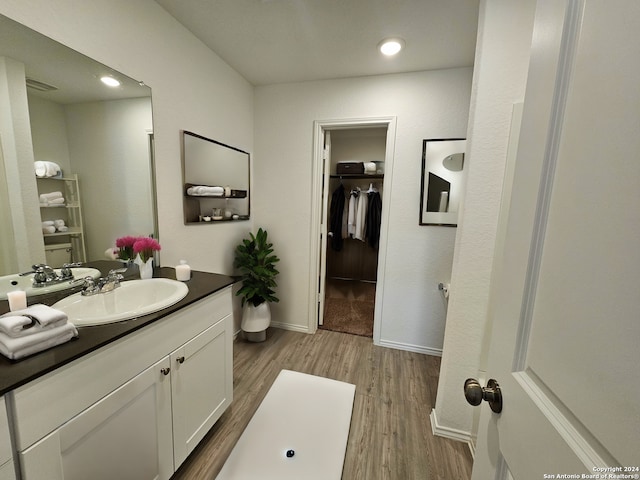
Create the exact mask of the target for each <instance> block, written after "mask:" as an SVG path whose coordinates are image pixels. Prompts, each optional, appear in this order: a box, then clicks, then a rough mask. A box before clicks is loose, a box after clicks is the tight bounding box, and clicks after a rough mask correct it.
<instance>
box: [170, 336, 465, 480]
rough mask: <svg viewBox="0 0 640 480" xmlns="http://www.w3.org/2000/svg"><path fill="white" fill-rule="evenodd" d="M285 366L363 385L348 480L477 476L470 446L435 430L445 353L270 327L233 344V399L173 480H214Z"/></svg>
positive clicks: (358, 387)
mask: <svg viewBox="0 0 640 480" xmlns="http://www.w3.org/2000/svg"><path fill="white" fill-rule="evenodd" d="M283 368H284V369H289V370H295V371H299V372H303V373H309V374H312V375H320V376H323V377H327V378H333V379H336V380H341V381H345V382H349V383H353V384H355V385H356V396H355V400H354V408H353V417H352V420H351V430H350V433H349V441H348V445H347V452H346V457H345V464H344V471H343V476H342V478H343V480H468V479H469V478H470V477H471V463H472V459H471V454H470V452H469V448H468V447H467V445H465V444H463V443H460V442H455V441H452V440H448V439H444V438H441V437H434V436H433V435H432V434H431V423H430V419H429V414H430V413H431V410H432V408H433V406H434V405H435V396H436V388H437V384H438V375H439V370H440V358H438V357H431V356H428V355H422V354H418V353H411V352H404V351H400V350H393V349H388V348H383V347H377V346H374V345H373V343H372V341H371V339H370V338H366V337H361V336H356V335H349V334H344V333H338V332H331V331H326V330H318V332H317V333H316V334H314V335H308V334H304V333H297V332H290V331H285V330H280V329H273V328H271V329H269V330H268V332H267V340H266V341H265V342H262V343H248V342H244V341H242V340H238V341H237V342H236V343H235V344H234V400H233V403H232V404H231V407H229V409H228V410H227V411H226V412H225V413H224V414H223V415H222V417H221V418H220V420H219V421H218V423H217V424H216V425H215V426H214V427H213V428H212V429H211V431H210V432H209V433H208V435H207V436H206V437H205V438H204V440H203V441H202V442H201V444H200V445H199V446H198V447H197V448H196V449H195V450H194V452H193V453H192V454H191V455H190V457H189V458H188V459H187V460H186V462H185V463H184V464H183V465H182V466H181V467H180V469H179V470H178V471H177V472H176V473H175V474H174V476H173V477H172V480H213V479H215V477H216V475H217V474H218V472H219V471H220V469H221V468H222V465H223V464H224V462H225V460H226V458H227V456H228V455H229V453H230V452H231V450H232V449H233V446H234V445H235V443H236V442H237V440H238V438H239V437H240V435H241V434H242V432H243V430H244V428H245V427H246V426H247V424H248V423H249V420H251V417H252V416H253V414H254V412H255V411H256V409H257V408H258V406H259V405H260V402H261V401H262V399H263V398H264V397H265V395H266V394H267V391H268V390H269V387H270V386H271V384H272V383H273V382H274V380H275V378H276V376H277V375H278V373H279V372H280V370H281V369H283ZM461 394H462V393H461ZM239 480H243V479H239ZM301 480H303V479H301Z"/></svg>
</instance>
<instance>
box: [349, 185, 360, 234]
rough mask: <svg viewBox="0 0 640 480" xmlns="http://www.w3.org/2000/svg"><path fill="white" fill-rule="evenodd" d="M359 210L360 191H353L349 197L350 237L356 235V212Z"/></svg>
mask: <svg viewBox="0 0 640 480" xmlns="http://www.w3.org/2000/svg"><path fill="white" fill-rule="evenodd" d="M357 210H358V191H357V190H351V194H350V195H349V217H348V221H347V234H348V235H349V236H350V237H353V235H354V234H355V233H356V212H357Z"/></svg>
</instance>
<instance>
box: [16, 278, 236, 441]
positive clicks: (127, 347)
mask: <svg viewBox="0 0 640 480" xmlns="http://www.w3.org/2000/svg"><path fill="white" fill-rule="evenodd" d="M231 311H232V298H231V287H227V288H225V289H224V290H221V291H219V292H217V293H215V294H213V295H210V296H208V297H206V298H203V299H202V300H200V301H198V302H196V303H194V304H192V305H190V306H188V307H185V308H184V309H182V310H179V311H178V312H176V313H174V314H172V315H169V316H167V317H165V318H162V319H159V320H157V321H156V322H154V323H153V324H151V325H149V326H147V327H144V328H142V329H141V330H138V331H137V332H134V333H132V334H130V335H128V336H126V337H124V338H122V339H120V340H117V341H115V342H113V343H111V344H109V345H106V346H104V347H102V348H100V349H98V350H96V351H95V352H92V353H90V354H88V355H86V356H84V357H82V358H80V359H78V360H76V361H74V362H72V363H70V364H68V365H65V366H64V367H61V368H59V369H57V370H55V371H53V372H51V373H49V374H47V375H45V376H43V377H40V378H38V379H37V380H34V381H33V382H30V383H28V384H27V385H24V386H22V387H20V388H18V389H16V390H14V391H12V392H10V393H9V394H7V396H8V397H9V398H10V399H11V400H12V401H11V402H10V406H11V408H12V409H13V417H14V418H15V436H16V443H17V449H18V450H19V451H22V450H24V449H26V448H27V447H29V446H30V445H32V444H33V443H34V442H36V441H37V440H39V439H40V438H42V437H44V436H45V435H47V434H48V433H50V432H52V431H53V430H55V429H56V428H58V427H59V426H60V425H62V424H63V423H64V422H66V421H68V420H69V419H71V418H73V417H74V416H75V415H77V414H79V413H80V412H81V411H83V410H85V409H86V408H87V407H89V406H90V405H93V404H94V403H96V402H97V401H98V400H100V399H101V398H103V397H105V396H106V395H108V394H109V393H110V392H112V391H114V390H115V389H116V388H118V387H119V386H120V385H122V384H124V383H125V382H127V381H128V380H130V379H131V378H133V377H135V376H136V375H137V374H138V373H140V372H141V371H142V370H144V369H145V368H147V367H149V366H150V365H153V364H154V363H155V362H157V361H158V360H160V359H161V358H162V357H164V356H166V355H168V354H169V353H170V352H172V351H173V350H175V349H176V348H178V347H180V346H181V345H183V344H184V343H186V342H187V341H189V340H190V339H192V338H193V337H195V336H196V335H198V334H199V333H201V332H203V331H204V330H206V329H207V328H208V327H210V326H211V325H214V324H216V323H217V322H219V321H222V319H223V318H224V317H225V316H226V315H229V314H230V313H231ZM88 328H91V327H88ZM80 335H82V329H80Z"/></svg>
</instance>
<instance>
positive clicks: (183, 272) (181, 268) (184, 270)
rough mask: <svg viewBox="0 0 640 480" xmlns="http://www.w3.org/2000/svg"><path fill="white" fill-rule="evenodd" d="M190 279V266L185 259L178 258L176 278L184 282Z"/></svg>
mask: <svg viewBox="0 0 640 480" xmlns="http://www.w3.org/2000/svg"><path fill="white" fill-rule="evenodd" d="M190 279H191V267H190V266H189V265H187V261H186V260H180V265H176V280H180V281H181V282H186V281H187V280H190Z"/></svg>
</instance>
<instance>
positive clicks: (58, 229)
mask: <svg viewBox="0 0 640 480" xmlns="http://www.w3.org/2000/svg"><path fill="white" fill-rule="evenodd" d="M56 230H57V231H58V232H68V231H69V227H67V226H66V225H62V226H60V227H56Z"/></svg>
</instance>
